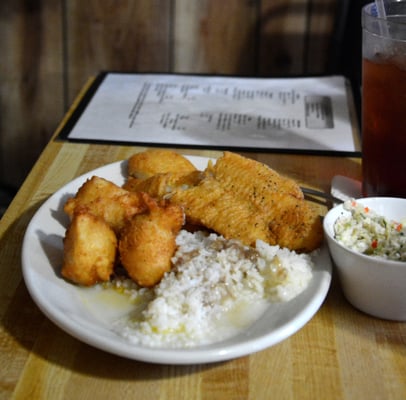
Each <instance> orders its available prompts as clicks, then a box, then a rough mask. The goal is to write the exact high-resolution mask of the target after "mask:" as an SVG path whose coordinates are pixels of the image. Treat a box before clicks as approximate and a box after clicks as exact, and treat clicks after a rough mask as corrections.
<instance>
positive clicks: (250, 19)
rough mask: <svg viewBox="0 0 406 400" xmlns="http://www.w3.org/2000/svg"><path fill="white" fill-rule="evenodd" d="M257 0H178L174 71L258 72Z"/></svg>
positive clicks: (175, 16) (176, 1) (240, 73)
mask: <svg viewBox="0 0 406 400" xmlns="http://www.w3.org/2000/svg"><path fill="white" fill-rule="evenodd" d="M257 3H258V2H256V1H245V0H222V1H217V0H204V1H190V0H175V7H174V28H173V29H174V56H173V58H174V68H173V69H174V71H175V72H191V73H211V74H232V75H255V73H256V69H257V67H256V62H257V60H256V54H257V40H256V39H257V23H258V20H257V13H258V8H257V7H258V5H257Z"/></svg>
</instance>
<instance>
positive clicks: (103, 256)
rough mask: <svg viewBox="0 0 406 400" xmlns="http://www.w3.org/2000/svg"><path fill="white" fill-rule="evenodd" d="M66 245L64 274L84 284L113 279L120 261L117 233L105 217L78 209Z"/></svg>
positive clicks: (67, 231) (65, 276)
mask: <svg viewBox="0 0 406 400" xmlns="http://www.w3.org/2000/svg"><path fill="white" fill-rule="evenodd" d="M63 246H64V253H63V254H64V258H63V265H62V270H61V273H62V276H63V277H64V278H66V279H68V280H70V281H72V282H74V283H76V284H78V285H83V286H91V285H94V284H96V283H98V282H104V281H108V280H109V279H110V276H111V275H112V273H113V269H114V265H115V261H116V252H117V237H116V235H115V233H114V231H113V230H112V229H111V228H110V227H109V225H108V224H107V223H106V222H105V221H104V220H103V219H101V218H99V217H96V216H94V215H92V214H90V213H87V212H78V213H75V214H74V215H73V218H72V221H71V224H70V225H69V227H68V229H67V230H66V233H65V237H64V240H63Z"/></svg>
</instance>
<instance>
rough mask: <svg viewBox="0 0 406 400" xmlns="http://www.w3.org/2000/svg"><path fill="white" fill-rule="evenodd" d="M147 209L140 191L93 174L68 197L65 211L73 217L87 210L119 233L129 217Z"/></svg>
mask: <svg viewBox="0 0 406 400" xmlns="http://www.w3.org/2000/svg"><path fill="white" fill-rule="evenodd" d="M144 210H146V205H145V203H144V201H143V199H142V197H141V195H140V194H139V193H135V192H129V191H128V190H125V189H123V188H121V187H120V186H118V185H116V184H114V183H113V182H110V181H108V180H106V179H104V178H100V177H97V176H93V177H92V178H91V179H88V180H87V181H86V182H85V183H84V184H83V185H82V186H81V187H80V188H79V190H78V192H77V194H76V196H75V197H72V198H70V199H68V200H67V201H66V203H65V205H64V211H65V212H66V213H67V214H68V215H69V216H70V217H71V218H72V217H73V214H74V213H75V212H78V211H87V212H89V213H92V214H93V215H96V216H98V217H101V218H103V219H104V220H105V221H106V222H107V223H108V224H109V225H110V227H111V228H112V229H113V230H114V231H115V232H116V233H118V232H119V231H120V230H121V229H122V228H123V227H124V224H125V222H126V220H127V219H129V218H131V217H132V216H133V215H134V214H137V213H139V212H143V211H144Z"/></svg>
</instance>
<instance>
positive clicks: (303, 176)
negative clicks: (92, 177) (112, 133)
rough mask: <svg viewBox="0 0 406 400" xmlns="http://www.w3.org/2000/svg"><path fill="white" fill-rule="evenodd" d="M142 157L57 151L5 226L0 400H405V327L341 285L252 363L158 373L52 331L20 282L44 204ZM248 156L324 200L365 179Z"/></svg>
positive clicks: (94, 147) (322, 165)
mask: <svg viewBox="0 0 406 400" xmlns="http://www.w3.org/2000/svg"><path fill="white" fill-rule="evenodd" d="M141 150H143V148H140V147H131V146H118V145H117V146H114V145H100V144H74V143H68V142H62V141H57V140H51V141H50V143H49V144H48V146H47V147H46V148H45V150H44V152H43V154H42V155H41V157H40V158H39V159H38V161H37V163H36V164H35V166H34V168H33V170H32V172H31V173H30V175H29V176H28V178H27V180H26V181H25V183H24V184H23V186H22V187H21V189H20V191H19V193H18V194H17V196H16V197H15V199H14V201H13V202H12V204H11V205H10V207H9V209H8V211H7V212H6V214H5V215H4V217H3V219H2V220H1V223H0V235H1V236H0V260H1V261H0V263H1V264H0V265H1V277H2V278H1V280H0V299H1V300H0V312H1V330H0V398H1V399H6V398H7V399H8V398H17V399H21V398H24V399H25V398H30V399H53V400H57V399H88V398H93V399H104V398H105V399H109V400H110V399H120V400H121V399H126V398H129V399H174V400H180V399H188V400H191V399H210V400H215V399H253V400H258V399H270V398H275V399H293V398H300V399H312V400H313V399H321V398H322V399H385V398H387V399H389V398H390V399H405V398H406V324H403V323H397V322H388V321H382V320H379V319H375V318H372V317H369V316H367V315H364V314H362V313H360V312H358V311H357V310H355V309H354V308H352V307H351V306H350V305H349V304H348V303H347V302H346V300H345V299H344V298H343V295H342V293H341V290H340V286H339V283H338V281H337V279H336V277H335V276H333V282H332V287H331V289H330V291H329V294H328V296H327V298H326V300H325V302H324V304H323V305H322V307H321V309H320V310H319V311H318V313H317V314H316V315H315V316H314V317H313V319H312V320H311V321H310V322H309V323H308V324H307V325H306V326H305V327H304V328H303V329H301V330H300V331H299V332H297V333H296V334H294V335H293V336H291V337H290V338H288V339H287V340H285V341H283V342H281V343H280V344H277V345H275V346H274V347H271V348H268V349H266V350H263V351H261V352H258V353H256V354H252V355H250V356H246V357H242V358H239V359H235V360H232V361H227V362H221V363H216V364H207V365H188V366H171V365H154V364H147V363H142V362H137V361H132V360H128V359H125V358H120V357H118V356H114V355H111V354H108V353H106V352H103V351H101V350H98V349H95V348H93V347H91V346H88V345H86V344H83V343H81V342H80V341H78V340H76V339H74V338H73V337H71V336H69V335H68V334H67V333H65V332H64V331H62V330H61V329H59V328H58V327H57V326H56V325H54V324H53V323H52V322H51V321H50V320H48V319H47V318H46V317H45V316H44V315H43V314H42V313H41V312H40V310H39V309H38V308H37V306H36V305H35V303H34V302H33V300H32V299H31V298H30V295H29V293H28V291H27V289H26V286H25V284H24V281H23V279H22V273H21V260H20V254H21V247H22V239H23V235H24V232H25V229H26V227H27V224H28V223H29V221H30V219H31V217H32V216H33V215H34V213H35V212H36V210H37V209H38V207H39V206H40V205H41V204H42V203H43V202H44V200H46V199H47V198H48V197H49V196H50V195H51V194H52V193H54V192H55V191H56V190H57V189H59V188H60V187H62V186H63V185H65V184H66V183H68V182H69V181H71V180H72V179H73V178H75V177H76V176H78V175H80V174H82V173H84V172H87V171H90V170H92V169H94V168H96V167H99V166H102V165H104V164H107V163H111V162H114V161H117V160H122V159H125V158H127V157H128V156H130V155H131V154H133V153H134V152H138V151H141ZM179 151H180V152H181V153H183V154H188V155H204V156H213V157H217V156H219V155H220V153H218V152H215V151H200V150H185V149H184V150H179ZM245 155H247V156H249V157H253V158H255V159H257V160H260V161H262V162H265V163H267V164H269V165H270V166H272V167H273V168H275V169H276V170H278V171H279V172H281V173H283V174H286V175H288V176H290V177H292V178H295V179H297V180H298V181H299V182H300V183H303V184H306V185H308V186H311V187H314V188H317V189H321V190H324V191H329V190H330V182H331V179H332V177H333V176H334V175H336V174H341V175H346V176H349V177H352V178H356V179H360V175H361V170H360V160H359V159H357V158H345V157H327V156H310V155H287V154H265V153H246V154H245ZM320 211H321V212H322V213H325V211H326V208H325V207H321V208H320Z"/></svg>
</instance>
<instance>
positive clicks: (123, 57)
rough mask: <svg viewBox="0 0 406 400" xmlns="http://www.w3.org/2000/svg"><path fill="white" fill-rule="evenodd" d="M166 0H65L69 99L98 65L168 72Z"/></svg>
mask: <svg viewBox="0 0 406 400" xmlns="http://www.w3.org/2000/svg"><path fill="white" fill-rule="evenodd" d="M170 11H171V1H168V0H137V1H133V0H105V1H97V0H91V1H82V0H69V1H66V21H67V23H66V29H67V32H66V40H67V70H68V71H67V73H68V99H69V101H70V102H71V101H72V100H73V98H74V97H75V96H76V94H77V92H78V91H79V90H80V88H81V86H82V85H83V84H84V82H85V81H86V79H87V78H88V77H89V76H92V75H95V74H97V73H98V72H99V71H100V70H107V69H109V70H119V71H163V72H165V71H169V68H170V47H169V45H170V15H171V13H170Z"/></svg>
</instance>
